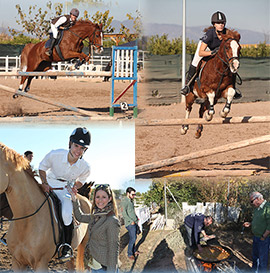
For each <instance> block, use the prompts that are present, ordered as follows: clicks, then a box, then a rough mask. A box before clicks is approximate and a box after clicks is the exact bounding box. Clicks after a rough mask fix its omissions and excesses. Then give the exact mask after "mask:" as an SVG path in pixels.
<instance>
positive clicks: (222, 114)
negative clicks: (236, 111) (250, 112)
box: [219, 110, 228, 118]
mask: <svg viewBox="0 0 270 273" xmlns="http://www.w3.org/2000/svg"><path fill="white" fill-rule="evenodd" d="M219 115H220V116H221V117H222V118H226V117H227V115H228V113H226V112H224V111H223V110H221V111H220V112H219Z"/></svg>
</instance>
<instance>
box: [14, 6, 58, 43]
mask: <svg viewBox="0 0 270 273" xmlns="http://www.w3.org/2000/svg"><path fill="white" fill-rule="evenodd" d="M46 7H47V10H45V11H44V12H43V11H42V9H41V8H37V5H34V6H29V8H28V12H27V13H25V12H23V10H22V9H21V7H20V5H16V9H17V11H18V15H19V18H20V19H17V20H16V23H17V24H18V25H21V26H22V28H23V31H24V32H26V33H27V34H30V35H33V36H35V37H37V38H38V39H40V40H43V39H45V37H47V35H48V31H49V29H50V19H51V18H53V17H56V16H59V15H60V14H62V11H63V4H57V5H56V6H55V7H54V8H53V5H52V2H50V1H49V2H48V3H47V4H46ZM9 31H10V33H11V35H12V36H13V37H16V36H18V35H20V34H23V32H22V31H16V30H15V29H11V28H9Z"/></svg>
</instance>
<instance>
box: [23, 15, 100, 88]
mask: <svg viewBox="0 0 270 273" xmlns="http://www.w3.org/2000/svg"><path fill="white" fill-rule="evenodd" d="M86 38H88V39H89V45H93V46H94V48H95V52H96V53H99V54H100V53H101V52H102V51H103V34H102V25H99V24H94V23H92V22H91V21H84V20H80V21H77V22H76V24H75V25H74V26H72V27H71V28H70V29H68V30H66V31H64V35H63V38H62V41H61V43H60V50H61V52H62V56H63V59H61V58H60V56H59V55H58V53H57V52H56V49H55V48H54V50H53V54H52V56H51V57H49V56H47V55H46V54H45V52H46V50H47V49H46V48H45V43H46V42H45V41H43V42H40V43H37V44H27V45H26V46H25V47H24V49H23V51H22V53H21V71H23V72H32V71H47V70H48V69H50V68H51V65H52V62H59V61H63V60H65V61H67V60H71V59H75V58H77V59H79V64H82V63H83V62H84V61H88V60H89V56H87V55H86V54H84V53H83V52H82V49H83V41H84V40H85V39H86ZM27 78H28V81H27V84H26V86H25V88H24V91H25V92H27V91H29V90H30V84H31V81H32V79H33V76H29V77H28V76H22V78H21V82H20V87H19V89H18V91H22V90H23V85H24V82H25V81H26V79H27Z"/></svg>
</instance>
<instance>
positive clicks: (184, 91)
mask: <svg viewBox="0 0 270 273" xmlns="http://www.w3.org/2000/svg"><path fill="white" fill-rule="evenodd" d="M201 43H202V41H200V42H199V43H198V46H197V49H196V52H195V55H194V58H193V60H192V63H191V64H190V66H189V70H188V75H187V78H186V85H185V86H184V87H183V88H182V89H181V91H180V92H181V94H182V95H184V96H186V95H187V94H188V93H189V92H190V86H191V84H192V83H193V80H192V81H191V79H192V77H193V76H194V75H195V74H196V69H197V66H198V64H199V62H200V60H201V59H202V57H200V56H199V50H200V46H201Z"/></svg>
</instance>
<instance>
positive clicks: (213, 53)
mask: <svg viewBox="0 0 270 273" xmlns="http://www.w3.org/2000/svg"><path fill="white" fill-rule="evenodd" d="M218 51H219V47H216V48H215V49H213V50H212V51H211V56H212V55H215V54H216V53H217V52H218Z"/></svg>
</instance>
